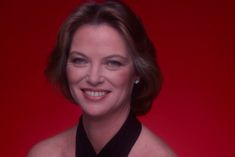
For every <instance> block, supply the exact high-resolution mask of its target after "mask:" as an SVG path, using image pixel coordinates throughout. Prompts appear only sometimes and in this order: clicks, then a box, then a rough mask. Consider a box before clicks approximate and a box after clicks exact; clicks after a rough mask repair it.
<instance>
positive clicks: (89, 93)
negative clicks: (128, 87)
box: [81, 88, 111, 100]
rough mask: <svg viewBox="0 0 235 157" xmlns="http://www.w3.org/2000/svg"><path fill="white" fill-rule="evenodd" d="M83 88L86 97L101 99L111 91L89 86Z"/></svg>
mask: <svg viewBox="0 0 235 157" xmlns="http://www.w3.org/2000/svg"><path fill="white" fill-rule="evenodd" d="M81 90H82V92H83V93H84V95H85V97H86V98H88V99H90V100H101V99H103V98H105V97H106V96H107V95H108V94H109V93H110V92H111V91H109V90H103V89H89V88H83V89H81Z"/></svg>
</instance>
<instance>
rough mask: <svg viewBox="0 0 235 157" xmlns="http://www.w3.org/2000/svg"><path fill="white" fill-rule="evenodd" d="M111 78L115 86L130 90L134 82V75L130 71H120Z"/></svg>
mask: <svg viewBox="0 0 235 157" xmlns="http://www.w3.org/2000/svg"><path fill="white" fill-rule="evenodd" d="M110 76H111V77H112V82H113V85H115V86H116V87H126V88H130V86H132V84H133V82H134V73H133V72H132V71H130V70H123V71H119V72H117V73H114V74H113V75H110Z"/></svg>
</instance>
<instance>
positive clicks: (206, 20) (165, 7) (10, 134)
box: [0, 0, 235, 157]
mask: <svg viewBox="0 0 235 157" xmlns="http://www.w3.org/2000/svg"><path fill="white" fill-rule="evenodd" d="M126 2H127V3H128V4H129V5H130V6H131V8H132V9H134V10H135V12H136V13H137V14H138V15H140V16H141V17H142V19H143V22H144V24H145V26H146V29H147V32H148V34H149V35H150V37H151V39H152V40H153V41H154V44H155V45H156V47H157V48H158V57H159V58H158V60H159V63H160V66H161V68H162V71H163V74H164V80H165V81H164V87H163V89H162V92H161V95H160V96H159V98H158V99H157V100H156V101H155V102H154V105H153V109H152V111H151V112H150V113H149V114H148V115H146V116H144V117H141V120H142V121H143V123H144V124H145V125H147V126H148V127H149V128H151V129H152V130H153V131H154V132H155V133H156V134H158V135H159V136H160V137H162V138H163V139H164V140H165V141H166V142H167V143H168V144H169V145H170V146H171V147H172V148H173V149H174V150H175V151H176V153H177V154H179V156H181V157H222V156H235V152H234V150H233V149H234V146H235V107H234V105H235V100H234V96H235V83H234V80H235V74H234V68H235V63H234V62H235V61H234V60H235V51H234V50H235V48H234V37H235V22H234V21H235V12H234V10H235V8H234V5H233V4H232V3H231V2H229V1H226V0H219V1H216V0H213V1H209V0H204V1H202V0H199V1H198V0H194V1H190V0H187V1H186V0H185V1H182V0H177V1H176V0H165V1H164V0H161V1H160V0H159V1H158V0H157V1H154V0H152V1H144V0H127V1H126ZM77 4H79V1H78V0H60V1H48V0H40V1H39V0H38V1H31V0H21V1H17V0H1V1H0V17H1V18H0V20H1V21H0V41H1V43H0V51H1V52H0V64H1V65H0V80H1V81H0V87H1V91H0V104H1V109H0V116H1V117H0V125H1V129H0V139H1V146H0V149H1V156H3V157H24V156H25V155H26V153H27V151H28V150H29V149H30V147H31V146H32V145H33V144H34V143H36V142H38V141H40V140H42V139H45V138H47V137H49V136H51V135H54V134H56V133H58V132H60V131H62V130H64V129H66V128H68V127H70V126H72V125H73V124H75V123H76V122H77V119H78V114H80V111H79V108H78V107H76V106H74V105H71V104H70V103H69V102H68V101H67V100H65V99H64V98H63V97H62V96H61V95H60V93H59V92H58V91H56V90H55V89H53V88H52V87H51V85H50V84H49V83H48V82H47V81H46V79H45V77H44V75H43V70H44V68H45V64H46V58H47V56H48V55H49V53H50V50H51V49H52V47H53V45H54V43H55V39H56V33H57V31H58V29H59V26H60V25H61V23H62V22H63V21H64V19H65V18H66V16H67V15H68V14H69V13H70V11H71V10H72V9H73V8H74V7H75V6H76V5H77Z"/></svg>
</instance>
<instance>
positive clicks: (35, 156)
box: [27, 127, 76, 157]
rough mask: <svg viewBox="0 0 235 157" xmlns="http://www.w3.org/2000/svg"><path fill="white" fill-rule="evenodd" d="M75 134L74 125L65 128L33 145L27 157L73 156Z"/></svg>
mask: <svg viewBox="0 0 235 157" xmlns="http://www.w3.org/2000/svg"><path fill="white" fill-rule="evenodd" d="M75 136H76V127H73V128H70V129H68V130H65V131H64V132H62V133H60V134H58V135H55V136H53V137H51V138H48V139H46V140H43V141H41V142H39V143H38V144H36V145H34V146H33V147H32V149H31V150H30V151H29V153H28V156H27V157H73V156H74V152H75V151H74V146H75ZM65 150H66V151H65Z"/></svg>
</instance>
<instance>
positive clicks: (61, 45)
mask: <svg viewBox="0 0 235 157" xmlns="http://www.w3.org/2000/svg"><path fill="white" fill-rule="evenodd" d="M104 23H105V24H108V25H109V26H111V27H113V28H114V29H116V30H117V31H118V32H119V33H120V34H121V35H122V37H123V39H124V40H125V42H126V44H127V48H128V50H129V53H130V55H131V57H132V59H133V64H134V67H135V70H136V73H137V75H138V76H139V77H140V82H139V83H138V84H136V85H135V86H134V88H133V92H132V100H131V109H132V111H133V112H134V113H135V114H136V115H143V114H145V113H147V112H148V111H149V109H150V108H151V106H152V102H153V100H154V98H155V97H156V96H157V95H158V94H159V91H160V88H161V84H162V75H161V72H160V69H159V66H158V64H157V62H156V52H155V48H154V46H153V44H152V42H151V41H150V39H149V37H148V35H147V33H146V32H145V29H144V26H143V24H142V22H141V21H140V19H139V18H138V17H137V16H136V15H135V14H134V13H133V12H132V11H131V10H130V8H129V7H128V6H126V5H125V4H124V3H123V2H120V1H110V0H109V1H104V2H99V3H98V2H87V3H84V4H82V5H80V6H79V7H78V8H77V9H75V10H74V12H72V14H71V15H70V16H69V17H68V18H67V20H66V21H65V22H64V24H63V26H62V27H61V29H60V31H59V34H58V38H57V43H56V45H55V48H54V49H53V51H52V53H51V56H50V57H49V60H48V66H47V68H46V70H45V73H46V76H47V77H48V79H49V80H50V81H51V82H53V83H55V84H56V85H58V86H59V87H60V89H61V91H62V93H63V94H64V95H65V97H66V98H68V99H69V100H71V101H72V102H75V101H74V99H73V97H72V95H71V93H70V90H69V86H68V81H67V76H66V64H67V58H68V53H69V50H70V46H71V41H72V39H73V35H74V33H75V31H76V30H77V29H78V28H79V27H81V26H82V25H85V24H91V25H98V24H104ZM75 103H76V102H75Z"/></svg>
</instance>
